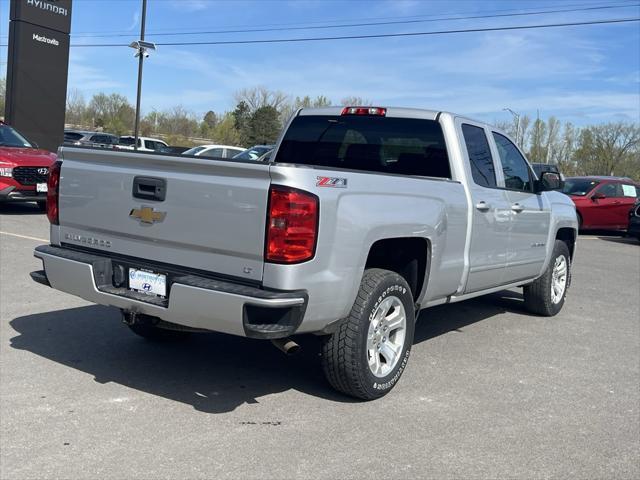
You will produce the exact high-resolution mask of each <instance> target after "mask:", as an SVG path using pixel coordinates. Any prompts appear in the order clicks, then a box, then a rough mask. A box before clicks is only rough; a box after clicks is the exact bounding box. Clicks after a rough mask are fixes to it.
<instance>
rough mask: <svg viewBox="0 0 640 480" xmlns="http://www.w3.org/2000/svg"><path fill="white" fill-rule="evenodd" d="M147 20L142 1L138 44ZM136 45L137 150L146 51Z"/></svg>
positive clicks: (134, 145) (135, 136)
mask: <svg viewBox="0 0 640 480" xmlns="http://www.w3.org/2000/svg"><path fill="white" fill-rule="evenodd" d="M146 19H147V0H142V16H141V20H140V42H144V26H145V21H146ZM140 42H139V43H138V53H137V56H138V92H137V94H136V120H135V125H134V134H133V136H134V140H133V141H134V143H133V149H134V150H138V136H139V133H140V96H141V94H142V65H143V63H144V57H145V54H146V51H145V50H144V47H142V46H141V45H140Z"/></svg>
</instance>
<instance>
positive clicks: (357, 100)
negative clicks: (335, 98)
mask: <svg viewBox="0 0 640 480" xmlns="http://www.w3.org/2000/svg"><path fill="white" fill-rule="evenodd" d="M371 104H372V102H371V100H369V99H365V98H362V97H354V96H350V97H344V98H343V99H342V100H340V105H343V106H345V107H348V106H360V105H363V106H366V105H371Z"/></svg>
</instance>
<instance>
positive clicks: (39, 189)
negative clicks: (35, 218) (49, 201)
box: [36, 183, 47, 193]
mask: <svg viewBox="0 0 640 480" xmlns="http://www.w3.org/2000/svg"><path fill="white" fill-rule="evenodd" d="M46 191H47V184H46V183H37V184H36V192H38V193H43V192H46Z"/></svg>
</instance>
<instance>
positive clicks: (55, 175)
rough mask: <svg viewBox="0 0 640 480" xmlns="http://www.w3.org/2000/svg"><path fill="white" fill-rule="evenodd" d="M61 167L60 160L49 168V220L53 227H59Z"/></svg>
mask: <svg viewBox="0 0 640 480" xmlns="http://www.w3.org/2000/svg"><path fill="white" fill-rule="evenodd" d="M60 165H62V162H61V161H60V160H58V161H57V162H55V163H54V164H53V165H51V167H49V178H48V180H47V218H48V219H49V222H51V224H52V225H58V224H59V219H58V187H59V186H60Z"/></svg>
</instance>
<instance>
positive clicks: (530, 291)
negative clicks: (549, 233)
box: [523, 240, 571, 317]
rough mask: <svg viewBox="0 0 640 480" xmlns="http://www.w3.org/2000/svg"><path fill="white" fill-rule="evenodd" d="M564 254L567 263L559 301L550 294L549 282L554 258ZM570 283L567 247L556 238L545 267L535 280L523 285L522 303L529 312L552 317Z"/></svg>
mask: <svg viewBox="0 0 640 480" xmlns="http://www.w3.org/2000/svg"><path fill="white" fill-rule="evenodd" d="M561 256H564V259H565V261H566V265H567V273H566V286H565V288H564V292H563V294H562V297H561V299H560V300H559V301H557V302H554V301H553V299H552V295H551V283H552V279H553V269H554V265H555V263H556V260H557V259H558V258H559V257H561ZM570 285H571V257H570V255H569V247H567V244H566V243H564V242H563V241H561V240H556V241H555V244H554V246H553V253H552V254H551V260H550V261H549V265H548V266H547V269H546V270H545V272H544V273H543V274H542V276H541V277H540V278H538V279H537V280H536V281H535V282H533V283H531V284H529V285H526V286H525V287H524V290H523V293H524V304H525V307H526V308H527V310H529V311H530V312H531V313H535V314H538V315H542V316H545V317H552V316H554V315H556V314H557V313H558V312H559V311H560V310H562V306H563V305H564V302H565V300H566V298H567V291H568V290H569V286H570Z"/></svg>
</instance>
